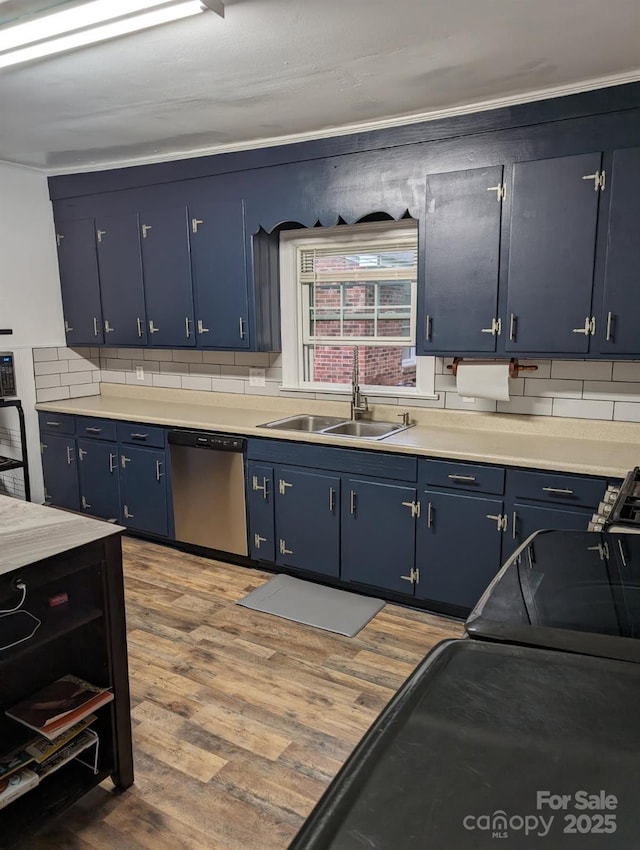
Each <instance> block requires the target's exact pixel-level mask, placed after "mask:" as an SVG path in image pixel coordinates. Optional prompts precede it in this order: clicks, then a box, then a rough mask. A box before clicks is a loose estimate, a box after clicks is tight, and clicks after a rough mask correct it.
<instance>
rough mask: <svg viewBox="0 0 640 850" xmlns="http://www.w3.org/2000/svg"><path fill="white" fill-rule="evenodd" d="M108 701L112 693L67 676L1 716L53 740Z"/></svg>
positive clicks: (75, 677)
mask: <svg viewBox="0 0 640 850" xmlns="http://www.w3.org/2000/svg"><path fill="white" fill-rule="evenodd" d="M112 699H113V693H112V692H111V691H110V690H108V689H107V688H101V687H98V686H97V685H91V684H89V682H85V681H84V679H80V678H78V677H77V676H71V675H68V676H63V677H62V678H61V679H58V680H57V681H55V682H52V683H51V684H50V685H46V686H45V687H44V688H42V690H40V691H38V692H37V693H35V694H32V695H31V696H30V697H28V698H27V699H25V700H22V702H19V703H17V704H16V705H14V706H12V707H11V708H9V709H7V711H6V712H5V714H6V715H7V717H10V718H11V719H12V720H17V721H18V723H22V724H23V725H24V726H27V727H28V728H29V729H33V730H34V731H36V732H38V733H39V734H40V735H42V736H44V737H45V738H47V739H48V740H49V741H53V740H55V739H56V738H57V737H58V736H59V735H62V734H63V733H64V732H66V731H68V730H69V729H71V727H72V726H74V725H75V724H76V723H78V722H80V721H81V720H83V719H84V718H85V717H87V716H88V715H89V714H92V713H93V712H94V711H96V710H97V709H98V708H100V707H101V706H103V705H106V704H107V703H108V702H111V700H112Z"/></svg>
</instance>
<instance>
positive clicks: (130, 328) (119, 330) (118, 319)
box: [96, 213, 147, 345]
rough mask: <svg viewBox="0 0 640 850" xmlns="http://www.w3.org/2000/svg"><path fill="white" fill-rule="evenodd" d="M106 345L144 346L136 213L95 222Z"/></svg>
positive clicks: (144, 320)
mask: <svg viewBox="0 0 640 850" xmlns="http://www.w3.org/2000/svg"><path fill="white" fill-rule="evenodd" d="M96 234H97V240H98V265H99V268H100V289H101V292H102V315H103V318H104V341H105V343H106V344H107V345H145V344H146V342H147V324H146V318H145V309H144V292H143V288H142V260H141V256H140V235H139V234H140V231H139V228H138V216H137V213H128V214H125V215H119V216H108V217H102V218H97V219H96Z"/></svg>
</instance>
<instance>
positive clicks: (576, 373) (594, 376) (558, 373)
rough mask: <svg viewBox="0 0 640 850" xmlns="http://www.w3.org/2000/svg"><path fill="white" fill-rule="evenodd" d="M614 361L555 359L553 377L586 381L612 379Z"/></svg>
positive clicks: (552, 367)
mask: <svg viewBox="0 0 640 850" xmlns="http://www.w3.org/2000/svg"><path fill="white" fill-rule="evenodd" d="M612 369H613V363H611V362H610V361H608V360H605V361H602V362H601V361H595V360H592V361H589V360H554V361H553V363H552V366H551V377H552V378H573V379H576V380H584V381H610V380H611V371H612Z"/></svg>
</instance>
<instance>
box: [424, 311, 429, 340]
mask: <svg viewBox="0 0 640 850" xmlns="http://www.w3.org/2000/svg"><path fill="white" fill-rule="evenodd" d="M424 332H425V338H426V340H427V342H431V316H430V315H429V314H428V313H427V318H426V319H425V323H424Z"/></svg>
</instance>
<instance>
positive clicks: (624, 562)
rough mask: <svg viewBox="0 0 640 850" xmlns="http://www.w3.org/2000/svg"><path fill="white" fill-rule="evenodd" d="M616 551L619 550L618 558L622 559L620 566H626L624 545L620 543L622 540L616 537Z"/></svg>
mask: <svg viewBox="0 0 640 850" xmlns="http://www.w3.org/2000/svg"><path fill="white" fill-rule="evenodd" d="M618 551H619V552H620V560H621V561H622V566H623V567H626V566H627V559H626V558H625V556H624V546H623V545H622V540H620V538H619V537H618Z"/></svg>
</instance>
